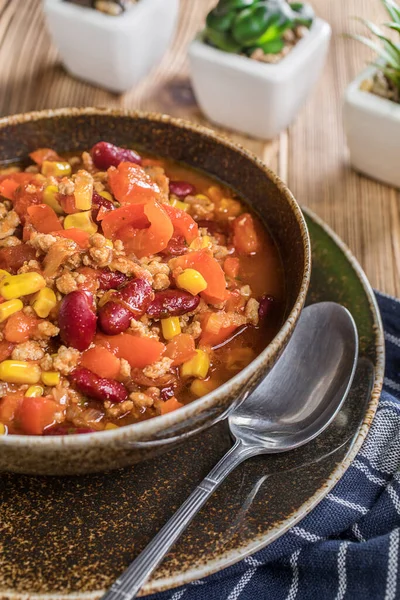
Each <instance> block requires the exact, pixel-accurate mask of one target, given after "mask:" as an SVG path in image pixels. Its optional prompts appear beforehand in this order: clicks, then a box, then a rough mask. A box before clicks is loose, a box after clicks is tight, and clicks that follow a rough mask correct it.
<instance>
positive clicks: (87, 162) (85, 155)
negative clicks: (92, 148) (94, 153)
mask: <svg viewBox="0 0 400 600" xmlns="http://www.w3.org/2000/svg"><path fill="white" fill-rule="evenodd" d="M82 162H83V166H84V167H85V169H86V171H88V172H89V173H93V171H95V170H96V169H95V166H94V164H93V160H92V157H91V156H90V154H89V152H82Z"/></svg>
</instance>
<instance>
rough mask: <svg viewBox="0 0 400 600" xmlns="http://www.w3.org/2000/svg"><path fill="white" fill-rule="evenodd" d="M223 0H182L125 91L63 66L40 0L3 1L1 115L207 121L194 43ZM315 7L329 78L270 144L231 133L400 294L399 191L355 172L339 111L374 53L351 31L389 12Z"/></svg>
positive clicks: (331, 0)
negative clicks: (324, 34)
mask: <svg viewBox="0 0 400 600" xmlns="http://www.w3.org/2000/svg"><path fill="white" fill-rule="evenodd" d="M166 1H167V0H166ZM215 1H216V0H181V14H180V22H179V27H178V31H177V35H176V37H175V40H174V43H173V45H172V47H171V49H170V50H169V51H168V53H167V54H166V55H165V57H164V59H163V61H162V62H161V63H160V65H159V66H158V68H157V69H156V70H154V71H153V72H152V73H151V74H150V75H149V76H148V77H147V78H146V79H145V80H144V81H143V82H142V83H141V84H140V85H139V86H137V87H136V88H135V89H134V90H132V91H131V92H129V93H127V94H125V95H123V96H117V95H115V94H111V93H109V92H106V91H104V90H101V89H98V88H96V87H93V86H91V85H89V84H86V83H83V82H81V81H77V80H76V79H73V78H72V77H70V76H69V75H68V74H67V73H66V72H65V71H64V69H63V67H62V66H61V64H60V62H59V59H58V56H57V51H56V49H55V48H54V46H53V45H52V43H51V41H50V38H49V35H48V33H47V31H46V29H45V25H44V18H43V14H42V10H41V0H0V115H7V114H12V113H17V112H24V111H28V110H38V109H42V108H56V107H62V106H114V107H124V108H140V109H143V110H151V111H159V112H165V113H169V114H171V115H174V116H179V117H184V118H188V119H190V120H193V121H198V122H202V123H205V124H208V123H207V121H206V120H205V119H204V117H203V116H202V115H201V113H200V111H199V109H198V107H197V105H196V103H195V100H194V97H193V94H192V92H191V87H190V81H189V77H188V63H187V45H188V43H189V42H190V40H191V39H192V38H193V36H194V34H195V32H196V31H197V30H198V29H199V28H200V27H201V23H202V21H203V19H204V17H205V15H206V13H207V12H208V10H209V8H210V7H211V6H213V4H215ZM313 5H314V7H315V9H316V11H317V13H318V14H319V15H320V16H321V17H322V18H324V19H326V20H327V21H329V23H330V24H331V26H332V29H333V39H332V44H331V49H330V53H329V58H328V62H327V65H326V67H325V70H324V74H323V77H322V79H321V80H320V82H319V84H318V86H317V88H316V89H315V90H314V92H313V94H312V97H311V98H310V99H309V101H308V103H307V104H306V106H305V107H304V108H303V109H302V111H301V113H300V115H299V117H298V118H297V120H296V122H295V123H294V124H293V125H292V127H290V129H289V131H288V132H284V133H283V134H281V135H280V136H279V138H277V139H275V140H272V141H270V142H266V143H264V142H261V141H258V140H254V139H251V138H248V137H245V136H240V135H237V134H229V135H231V137H232V138H233V139H234V140H236V141H238V142H240V143H242V144H243V145H245V146H246V147H248V148H249V149H251V150H252V151H253V152H255V153H256V154H258V155H259V156H261V157H262V158H263V159H264V161H265V162H266V163H267V164H268V165H269V166H270V167H271V168H273V169H274V170H276V171H277V172H279V174H280V175H281V177H282V178H283V179H284V180H286V181H287V182H288V184H289V186H290V188H291V189H292V191H293V192H294V194H295V196H296V197H297V199H298V200H299V202H300V203H301V204H303V205H305V206H309V207H310V208H311V209H313V210H314V211H315V212H316V213H317V214H318V215H319V216H320V217H322V218H323V219H324V220H325V221H326V222H327V223H329V225H331V226H332V227H333V228H334V229H335V231H336V232H337V233H338V234H339V235H340V236H341V237H342V238H343V240H344V241H345V242H346V243H347V244H348V245H349V246H350V248H351V249H352V251H353V252H354V253H355V255H356V256H357V258H358V259H359V261H360V262H361V264H362V266H363V267H364V269H365V271H366V273H367V275H368V277H369V279H370V281H371V283H372V285H374V286H375V287H376V288H378V289H380V290H382V291H384V292H386V293H388V294H392V295H396V296H400V198H399V193H398V192H397V191H396V190H393V189H391V188H389V187H387V186H384V185H381V184H379V183H376V182H374V181H372V180H369V179H367V178H365V177H361V176H359V175H357V174H356V173H354V172H353V171H352V170H351V169H350V168H349V166H348V162H347V160H348V159H347V153H346V145H345V139H344V133H343V128H342V115H341V105H342V97H343V91H344V89H345V87H346V84H347V83H348V82H349V81H350V80H351V79H352V78H353V77H354V76H355V75H356V74H357V73H358V72H359V71H360V70H361V69H362V68H363V66H364V65H365V64H366V61H367V60H370V59H371V54H370V52H369V51H368V50H367V49H365V48H363V47H362V46H361V45H360V44H357V43H356V42H353V41H349V40H347V39H345V38H344V37H343V34H344V33H345V32H351V31H355V30H357V29H359V25H358V24H357V23H356V22H355V21H353V20H352V19H351V17H352V16H354V15H359V16H363V17H364V18H368V19H371V20H373V21H376V22H378V23H381V22H383V21H384V16H385V15H384V13H383V11H382V9H381V7H380V4H379V2H378V0H314V1H313ZM224 133H226V132H224Z"/></svg>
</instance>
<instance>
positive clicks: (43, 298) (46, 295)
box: [0, 287, 57, 319]
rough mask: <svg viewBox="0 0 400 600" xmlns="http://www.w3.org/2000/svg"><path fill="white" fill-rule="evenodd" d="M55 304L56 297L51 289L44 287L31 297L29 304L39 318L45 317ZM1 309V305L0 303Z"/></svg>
mask: <svg viewBox="0 0 400 600" xmlns="http://www.w3.org/2000/svg"><path fill="white" fill-rule="evenodd" d="M56 304H57V298H56V295H55V293H54V292H53V290H52V289H50V288H48V287H45V288H43V289H42V290H40V292H38V293H37V294H36V295H35V297H34V298H33V300H32V302H31V305H32V308H33V310H34V311H35V313H36V314H37V316H38V317H40V318H41V319H46V318H47V317H48V316H49V314H50V311H52V310H53V308H54V307H55V306H56ZM0 310H1V305H0Z"/></svg>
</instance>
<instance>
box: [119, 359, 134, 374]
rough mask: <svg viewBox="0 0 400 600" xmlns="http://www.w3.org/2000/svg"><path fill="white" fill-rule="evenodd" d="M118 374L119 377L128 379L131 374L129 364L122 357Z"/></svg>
mask: <svg viewBox="0 0 400 600" xmlns="http://www.w3.org/2000/svg"><path fill="white" fill-rule="evenodd" d="M119 376H120V378H121V379H129V377H130V376H131V365H130V364H129V363H128V361H127V360H125V359H124V358H121V359H120V370H119Z"/></svg>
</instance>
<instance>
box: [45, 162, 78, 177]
mask: <svg viewBox="0 0 400 600" xmlns="http://www.w3.org/2000/svg"><path fill="white" fill-rule="evenodd" d="M42 175H45V177H50V176H53V177H68V176H69V175H71V165H70V164H69V162H57V161H51V160H44V161H43V164H42Z"/></svg>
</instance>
